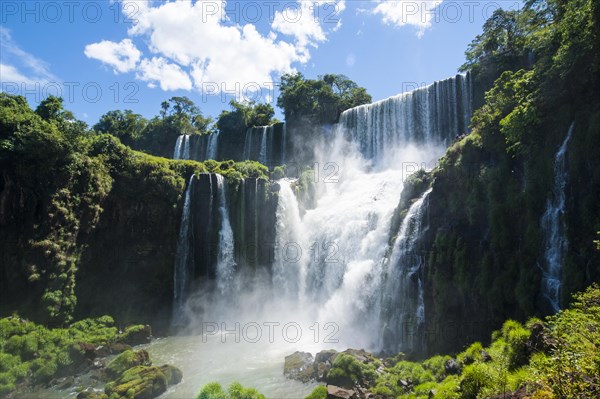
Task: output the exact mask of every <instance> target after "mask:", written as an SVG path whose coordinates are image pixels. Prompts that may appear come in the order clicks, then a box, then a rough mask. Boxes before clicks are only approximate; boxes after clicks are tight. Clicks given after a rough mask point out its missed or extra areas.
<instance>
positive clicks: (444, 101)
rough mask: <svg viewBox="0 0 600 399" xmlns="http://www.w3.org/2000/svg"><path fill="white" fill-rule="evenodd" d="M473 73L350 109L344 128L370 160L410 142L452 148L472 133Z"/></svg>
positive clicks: (345, 115)
mask: <svg viewBox="0 0 600 399" xmlns="http://www.w3.org/2000/svg"><path fill="white" fill-rule="evenodd" d="M471 101H472V94H471V78H470V74H467V75H457V76H456V77H454V78H450V79H446V80H443V81H440V82H436V83H433V84H431V85H429V86H426V87H423V88H419V89H416V90H414V91H410V92H407V93H402V94H400V95H397V96H394V97H391V98H388V99H385V100H382V101H378V102H375V103H372V104H367V105H361V106H359V107H356V108H352V109H349V110H347V111H345V112H343V113H342V115H341V116H340V122H339V123H340V125H342V126H343V127H344V128H345V129H346V130H347V132H348V134H349V135H350V140H351V141H352V142H354V143H356V145H357V147H358V148H359V150H360V152H361V153H362V154H363V155H364V156H365V157H367V158H381V157H382V156H384V153H385V152H386V151H388V150H389V149H390V148H395V147H397V146H398V145H406V144H409V143H411V142H412V143H420V144H430V143H441V144H444V145H446V146H448V145H449V144H450V143H451V142H452V140H454V139H455V138H456V137H457V136H459V135H461V134H464V133H467V132H468V125H469V120H470V117H471V113H472V106H471Z"/></svg>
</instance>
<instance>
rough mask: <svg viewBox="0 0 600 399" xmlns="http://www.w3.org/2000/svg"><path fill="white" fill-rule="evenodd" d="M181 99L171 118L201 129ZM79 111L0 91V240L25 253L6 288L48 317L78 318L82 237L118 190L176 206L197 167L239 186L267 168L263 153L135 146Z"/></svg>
mask: <svg viewBox="0 0 600 399" xmlns="http://www.w3.org/2000/svg"><path fill="white" fill-rule="evenodd" d="M172 107H173V108H172V109H171V108H170V107H166V108H165V115H164V121H169V120H172V121H173V122H164V123H174V124H181V123H189V124H190V125H192V124H194V123H195V124H196V125H195V126H196V127H197V128H199V126H200V125H199V124H200V122H198V120H199V118H200V116H199V115H197V114H194V112H195V111H194V108H193V106H192V105H190V104H189V103H187V102H185V101H183V100H182V101H174V102H173V105H172ZM169 112H170V113H169ZM40 115H43V116H44V117H46V118H48V119H43V118H42V117H41V116H40ZM193 115H195V116H194V117H193V118H192V116H193ZM71 117H72V116H71V114H70V113H69V112H68V111H65V110H63V109H62V102H61V101H60V99H54V98H48V99H47V100H45V101H44V102H43V103H42V104H40V106H39V107H38V110H37V111H36V112H34V111H32V110H31V109H30V108H29V106H28V104H27V102H26V101H25V99H24V98H23V97H19V96H11V95H7V94H5V93H1V94H0V126H1V127H2V130H1V132H0V164H1V165H2V177H3V181H4V183H3V184H6V185H7V186H6V192H5V194H4V195H5V196H6V198H5V200H3V201H4V202H3V208H2V220H3V223H4V225H3V227H4V228H3V230H2V232H1V233H0V234H6V235H5V236H4V235H3V236H2V240H1V245H2V246H3V247H2V251H3V252H4V253H5V254H6V256H7V258H6V259H11V257H13V258H16V259H18V261H15V262H12V263H9V264H7V265H5V266H4V268H5V269H4V272H5V273H8V274H6V275H10V274H12V275H15V276H16V277H15V278H14V279H13V281H12V284H11V286H8V287H6V289H3V290H2V291H3V292H2V293H1V295H2V301H1V304H0V309H1V310H2V312H3V313H4V314H10V312H12V311H14V310H19V311H20V312H21V313H22V314H27V315H28V316H30V317H33V318H34V319H35V320H40V321H52V322H55V323H63V322H69V321H70V320H71V317H72V315H73V312H74V310H75V307H76V304H77V298H76V295H75V290H76V275H77V271H78V265H79V262H80V258H81V254H82V252H83V251H84V249H85V248H86V245H85V244H84V243H82V242H81V239H82V236H84V235H86V234H90V233H91V232H92V231H94V229H95V228H96V227H97V225H98V222H99V220H100V216H101V214H102V212H103V205H104V204H105V203H106V202H107V201H109V200H110V199H111V198H112V197H113V196H114V195H116V196H119V197H130V198H131V197H140V196H142V195H143V196H144V197H145V198H153V197H157V198H161V200H162V201H171V204H172V205H171V206H172V208H176V207H177V206H178V205H179V203H180V201H181V198H182V196H183V192H184V189H185V185H186V182H187V181H188V180H189V177H190V176H191V175H192V174H193V173H202V172H214V173H220V174H222V175H224V176H225V177H227V178H228V182H229V183H230V184H231V185H232V187H234V188H235V187H237V185H238V183H239V180H240V179H242V178H245V177H255V178H263V179H266V177H267V173H268V171H267V169H266V168H265V167H264V166H262V165H260V164H259V163H257V162H237V163H236V162H231V161H226V162H215V161H208V162H206V163H204V164H202V163H198V162H194V161H173V160H168V159H164V158H159V157H156V156H152V155H148V154H145V153H141V152H136V151H133V150H131V149H130V148H128V147H126V146H124V145H123V144H121V143H120V142H119V140H118V139H117V138H116V137H115V136H113V135H108V134H99V133H95V132H93V131H92V132H90V131H88V130H87V129H84V128H83V125H81V124H78V123H75V122H72V120H71V119H65V118H71ZM184 120H186V121H187V122H183V121H184ZM171 144H172V142H171ZM11 188H13V189H11ZM20 201H26V203H24V205H23V206H20V205H19V203H20ZM25 205H26V206H25ZM5 206H10V207H12V208H4V207H5ZM15 239H17V240H18V244H16V243H15ZM21 276H22V279H20V278H21ZM38 300H39V301H41V303H42V305H43V306H41V307H40V306H38V304H37V303H36V301H38Z"/></svg>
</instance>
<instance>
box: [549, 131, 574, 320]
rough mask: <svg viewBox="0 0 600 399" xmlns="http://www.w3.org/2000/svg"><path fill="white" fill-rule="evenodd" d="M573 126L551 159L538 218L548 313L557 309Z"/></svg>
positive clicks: (566, 242)
mask: <svg viewBox="0 0 600 399" xmlns="http://www.w3.org/2000/svg"><path fill="white" fill-rule="evenodd" d="M574 127H575V123H571V126H570V127H569V131H568V133H567V136H566V137H565V139H564V141H563V143H562V144H561V146H560V148H559V149H558V152H557V153H556V155H555V157H554V187H553V189H552V195H551V197H550V198H549V199H548V201H547V203H546V212H545V213H544V215H543V216H542V220H541V226H542V230H543V232H544V235H545V238H544V261H545V268H544V273H543V278H542V292H543V295H544V296H545V297H546V298H547V299H548V301H549V302H550V305H551V306H552V310H553V311H554V312H558V311H559V310H560V286H561V271H562V266H563V262H564V257H565V253H566V251H567V247H568V241H567V237H566V234H565V224H564V220H563V215H564V212H565V199H566V195H565V189H566V185H567V177H568V176H567V164H566V154H567V149H568V145H569V141H570V140H571V136H572V135H573V130H574Z"/></svg>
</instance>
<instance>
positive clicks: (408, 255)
mask: <svg viewBox="0 0 600 399" xmlns="http://www.w3.org/2000/svg"><path fill="white" fill-rule="evenodd" d="M430 193H431V189H429V190H427V191H426V192H425V193H424V194H423V195H422V196H421V198H419V199H418V200H417V201H415V202H414V203H413V204H412V205H411V206H410V208H409V210H408V212H407V214H406V216H405V217H404V220H403V221H402V224H401V225H400V229H399V231H398V235H397V236H396V240H395V241H394V246H393V249H392V253H391V255H390V258H389V261H388V262H387V270H385V272H384V276H383V278H384V281H383V283H382V285H383V289H382V296H383V298H382V309H381V316H382V321H383V330H384V346H385V347H386V349H387V350H390V351H391V352H398V351H417V352H420V351H422V350H423V344H424V342H423V340H422V339H421V336H422V334H421V333H422V329H423V325H424V322H425V303H424V296H425V295H424V292H423V278H422V273H423V271H422V270H421V269H422V267H423V257H422V256H421V254H419V253H418V251H417V249H416V244H417V242H418V239H419V238H420V237H421V236H422V233H423V226H422V219H423V211H424V209H425V207H426V204H427V197H428V196H429V194H430Z"/></svg>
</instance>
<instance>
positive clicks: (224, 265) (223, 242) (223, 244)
mask: <svg viewBox="0 0 600 399" xmlns="http://www.w3.org/2000/svg"><path fill="white" fill-rule="evenodd" d="M217 186H218V187H217V190H218V196H219V214H220V216H221V227H220V229H219V250H218V251H219V252H218V256H217V288H218V290H219V292H220V293H221V294H225V293H226V291H227V290H229V289H231V284H232V280H233V275H234V273H235V267H236V264H235V256H234V242H233V230H232V229H231V223H230V222H229V209H228V207H227V186H226V184H225V178H224V177H223V176H221V175H217Z"/></svg>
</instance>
